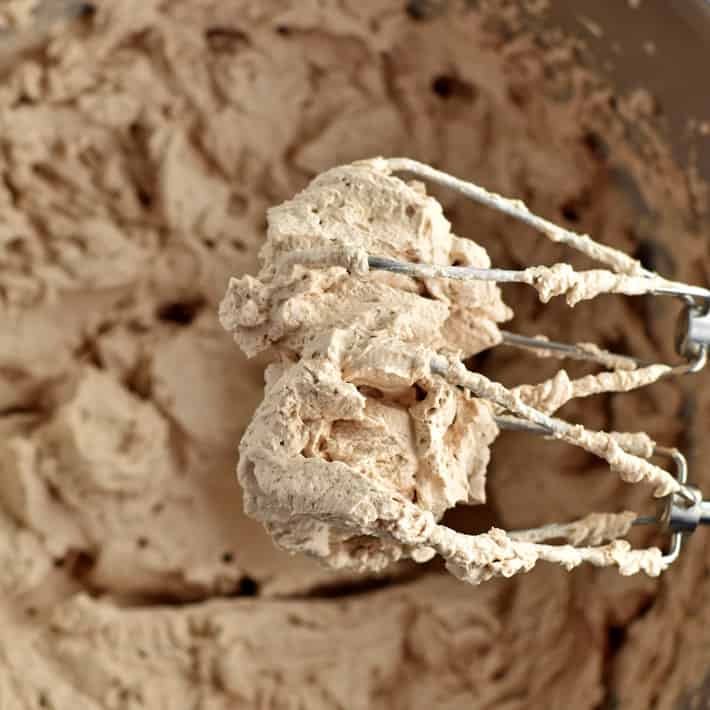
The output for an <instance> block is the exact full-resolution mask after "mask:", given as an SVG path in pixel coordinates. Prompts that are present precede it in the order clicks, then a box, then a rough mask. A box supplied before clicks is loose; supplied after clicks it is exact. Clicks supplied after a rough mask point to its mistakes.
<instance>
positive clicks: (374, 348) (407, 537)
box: [220, 158, 710, 584]
mask: <svg viewBox="0 0 710 710" xmlns="http://www.w3.org/2000/svg"><path fill="white" fill-rule="evenodd" d="M394 172H404V173H410V174H412V175H413V176H418V177H420V178H423V179H424V180H426V181H432V182H435V183H438V184H439V185H443V186H445V187H449V188H452V189H454V190H456V191H458V192H460V193H461V194H463V195H464V196H466V197H468V198H470V199H473V200H475V201H477V202H479V203H480V204H483V205H487V206H489V207H491V208H493V209H496V210H498V211H500V212H501V213H503V214H505V215H506V216H508V217H509V218H511V219H516V220H518V221H520V222H522V223H524V224H526V225H528V226H530V227H532V228H533V229H536V230H537V231H538V232H540V233H542V234H543V235H544V236H546V237H547V238H548V239H550V240H552V241H553V242H556V243H559V244H563V245H565V246H567V247H569V248H572V249H575V250H577V251H579V252H580V253H582V254H584V255H586V256H587V257H589V258H591V259H593V260H595V261H596V262H598V263H600V264H601V265H603V268H596V269H588V270H585V271H581V270H580V271H576V270H575V269H574V268H573V267H572V266H571V265H570V264H566V263H558V264H553V265H551V266H544V265H534V266H530V267H528V268H526V269H502V268H489V267H490V262H489V261H488V258H487V256H486V254H485V251H484V250H483V249H481V248H480V247H477V246H476V245H475V244H470V243H469V242H468V241H467V240H464V239H462V238H460V237H458V236H456V235H455V234H452V233H451V232H450V224H449V222H448V221H447V220H446V219H445V218H444V216H443V215H442V210H441V207H440V205H438V204H437V203H436V201H435V200H434V199H433V198H431V197H427V196H426V192H425V191H424V190H422V189H420V187H419V186H416V185H412V184H411V183H406V182H404V181H402V180H399V179H397V178H396V177H394V176H393V175H392V173H394ZM334 198H337V199H334ZM269 226H270V229H269V235H268V243H267V245H266V247H265V248H264V250H263V251H262V261H263V266H262V269H261V271H260V272H259V274H258V277H257V278H254V277H250V276H244V277H242V278H240V279H231V280H230V285H229V289H228V292H227V295H226V296H225V299H224V301H223V302H222V304H221V306H220V320H221V322H222V324H223V326H224V327H225V328H226V329H227V330H229V331H230V332H234V334H235V340H236V341H237V342H238V343H239V344H240V346H241V347H242V349H243V350H244V352H246V353H247V354H248V355H249V356H253V355H255V354H258V353H259V352H262V351H264V350H266V349H267V348H270V347H274V348H275V349H276V350H277V351H281V352H283V353H284V358H283V361H282V362H281V363H280V364H279V365H278V366H276V365H275V366H274V369H273V370H272V371H271V373H270V375H269V377H268V378H267V386H266V389H265V399H264V402H263V403H262V405H261V406H260V407H259V409H258V411H257V413H256V414H255V420H254V422H253V423H252V425H251V426H250V428H249V429H248V431H247V433H245V437H244V439H243V440H242V445H241V447H240V450H241V453H242V455H241V458H240V465H239V478H240V482H241V483H242V485H243V487H244V489H245V492H246V496H247V500H248V506H250V508H251V510H253V511H254V514H255V517H258V518H259V519H261V520H263V521H264V522H265V523H268V524H269V526H270V530H271V532H272V535H273V536H274V539H277V540H278V542H279V544H282V545H283V546H284V547H286V548H287V549H289V550H291V551H298V550H302V551H305V552H308V553H309V554H314V555H316V556H318V557H320V558H322V559H324V560H327V561H328V563H330V564H333V565H338V566H343V565H346V564H347V565H355V566H357V568H358V569H370V568H372V569H381V568H382V566H383V565H385V564H386V563H387V562H388V560H391V559H395V558H399V556H407V557H410V558H411V559H414V560H416V561H425V560H427V559H431V557H432V556H433V555H435V554H436V555H439V556H440V557H441V558H442V559H444V561H445V563H446V566H447V569H449V571H450V572H452V573H453V574H455V575H456V576H457V577H459V578H460V579H462V580H465V581H468V582H470V583H472V584H478V583H480V582H482V581H485V580H487V579H490V578H491V577H495V576H506V577H508V576H512V575H513V574H518V573H520V572H524V571H527V570H529V569H531V568H532V567H533V566H534V565H535V564H536V563H537V562H538V561H546V562H551V563H555V564H560V565H562V566H563V567H564V568H565V569H568V570H570V569H572V568H574V567H576V566H577V565H579V564H581V563H589V564H592V565H595V566H598V567H608V566H615V567H617V568H618V570H619V572H620V573H621V574H624V575H627V574H636V573H637V572H640V571H643V572H646V573H647V574H649V575H652V576H656V575H658V574H660V573H661V572H662V571H663V570H664V569H666V567H667V566H668V565H669V564H671V563H672V562H673V561H674V560H675V559H676V558H677V557H678V554H679V553H680V549H681V546H682V543H683V538H684V536H685V535H687V534H689V533H692V532H693V531H694V530H695V529H696V528H697V527H698V526H700V525H706V524H710V502H706V501H704V500H703V497H702V494H701V493H700V491H699V490H698V489H697V488H695V487H694V486H692V485H689V484H688V481H687V479H688V467H687V462H686V460H685V458H684V457H683V455H682V454H681V453H680V452H678V451H677V450H675V449H666V448H664V447H661V446H658V445H657V444H656V443H655V442H654V441H653V440H652V439H651V438H650V437H649V436H648V435H647V434H645V433H643V432H638V433H628V432H614V431H611V432H606V431H595V430H591V429H588V428H586V427H585V426H583V425H581V424H577V423H572V422H569V421H565V420H564V419H562V418H559V417H557V416H555V412H556V411H557V410H559V409H560V408H561V407H562V406H564V404H565V403H567V402H569V401H571V400H573V399H577V398H581V397H589V396H592V395H595V394H599V393H608V392H628V391H631V390H633V389H637V388H641V387H645V386H647V385H650V384H651V383H653V382H657V381H658V380H660V379H661V378H666V377H670V376H676V375H683V374H687V373H689V372H696V371H698V370H699V369H701V368H702V367H703V366H704V365H705V362H706V359H707V352H708V348H710V308H709V307H708V306H709V304H710V291H709V290H707V289H704V288H700V287H696V286H690V285H687V284H683V283H680V282H676V281H670V280H668V279H665V278H663V277H662V276H660V275H658V274H656V273H654V272H652V271H649V270H648V269H646V268H644V266H643V265H642V264H641V263H640V262H639V261H638V260H636V259H634V258H633V257H631V256H629V255H628V254H625V253H623V252H621V251H618V250H616V249H613V248H612V247H609V246H605V245H603V244H598V243H597V242H595V241H594V240H593V239H591V238H590V237H589V236H588V235H583V234H576V233H574V232H572V231H570V230H566V229H564V228H562V227H559V226H557V225H555V224H553V223H551V222H549V221H547V220H545V219H543V218H541V217H538V216H537V215H534V214H533V213H532V212H530V210H529V209H528V208H527V207H526V206H525V205H524V204H523V203H522V202H520V201H519V200H510V199H507V198H505V197H502V196H500V195H497V194H495V193H492V192H489V191H487V190H485V189H484V188H482V187H479V186H477V185H475V184H472V183H468V182H465V181H463V180H459V179H457V178H455V177H453V176H450V175H447V174H446V173H442V172H441V171H439V170H436V169H434V168H431V167H429V166H427V165H424V164H422V163H418V162H416V161H412V160H408V159H402V158H394V159H384V158H375V159H373V160H369V161H360V162H358V163H354V164H352V165H351V166H343V167H340V168H334V169H332V170H330V171H328V172H327V173H324V174H323V175H321V176H319V177H318V178H316V179H315V180H314V181H313V182H312V183H311V185H310V186H309V187H308V188H307V189H306V190H304V191H303V192H302V193H299V195H297V196H296V198H294V200H292V201H289V202H288V203H285V204H284V205H283V206H281V207H279V208H274V209H272V210H271V212H270V214H269ZM427 262H432V263H427ZM433 262H439V263H433ZM377 272H389V273H392V274H397V275H399V276H398V277H397V278H393V277H391V276H387V275H386V273H379V274H378V273H377ZM401 277H406V278H401ZM440 280H448V281H450V282H451V283H447V284H445V285H444V284H441V283H437V282H438V281H440ZM417 281H419V282H420V283H417ZM479 282H487V283H479ZM507 283H520V284H525V285H527V286H529V287H532V288H534V289H535V290H536V291H537V293H538V295H539V298H540V300H541V301H542V302H547V301H549V300H550V299H552V298H554V297H556V296H563V297H564V298H565V300H566V301H567V303H568V304H569V305H570V306H574V305H575V304H576V303H578V302H580V301H582V300H586V299H592V298H595V297H596V296H598V295H600V294H606V293H612V294H623V295H631V296H638V295H643V294H648V295H654V296H672V297H674V298H678V299H681V300H682V302H683V303H684V304H685V310H684V311H683V316H682V319H681V323H680V325H679V328H678V331H679V333H678V337H677V340H676V344H677V352H678V354H679V355H680V356H681V357H682V358H683V362H682V363H681V364H679V365H665V364H659V363H649V362H645V361H644V360H641V359H640V358H636V357H632V356H629V355H621V354H616V353H613V352H609V351H607V350H604V349H602V348H600V347H598V346H597V345H595V344H593V343H575V344H568V343H563V342H558V341H554V340H548V339H547V337H545V336H543V335H537V336H535V337H530V336H527V335H519V334H517V333H511V332H507V331H504V330H501V329H500V327H499V324H500V323H502V322H504V321H505V320H507V319H508V318H509V317H510V313H511V311H510V309H509V308H508V307H507V305H506V304H505V302H504V301H503V299H502V295H501V289H499V288H495V285H498V286H501V285H502V284H507ZM467 305H468V306H469V309H470V312H469V309H467V308H466V306H467ZM498 345H503V346H505V347H515V348H519V349H522V350H527V351H531V352H532V353H534V354H535V355H536V356H537V357H557V358H570V359H575V360H582V361H587V362H591V363H595V364H596V365H600V366H602V367H603V368H604V371H600V372H594V373H592V374H587V375H584V376H581V377H577V378H576V379H573V378H571V377H570V376H569V375H568V373H567V372H566V371H565V370H564V369H560V370H558V371H557V372H556V374H555V375H554V377H551V378H549V379H547V380H544V381H542V382H538V383H535V384H520V385H517V386H515V387H511V388H508V387H506V386H504V385H503V384H501V383H499V382H495V381H494V380H491V379H488V378H487V377H486V376H485V375H483V374H482V373H480V372H474V371H471V370H469V369H468V368H467V367H466V366H465V365H464V362H463V361H462V360H465V359H466V358H468V357H469V356H471V355H475V354H476V353H478V352H481V351H482V350H485V349H486V348H491V347H494V346H498ZM341 422H347V424H346V425H342V426H341V424H340V423H341ZM454 429H455V435H452V436H449V432H451V433H453V432H454ZM499 430H513V431H519V432H530V433H533V434H538V435H542V436H544V437H546V438H550V439H555V440H560V441H562V442H565V443H567V444H570V445H573V446H576V447H579V448H582V449H583V450H585V451H587V452H589V453H591V454H593V455H595V456H597V457H599V458H600V459H603V460H605V461H606V462H607V463H608V465H609V467H610V469H611V470H612V471H613V472H615V473H617V474H618V475H619V477H620V478H621V480H622V481H624V482H626V483H632V484H633V483H645V484H647V485H650V486H651V489H652V492H653V495H654V497H656V498H657V499H659V501H660V509H659V512H658V513H657V515H656V516H654V517H638V516H637V514H636V513H635V512H632V511H623V512H619V513H590V514H589V515H587V516H585V517H584V518H581V519H579V520H575V521H571V522H564V523H554V522H553V523H549V524H546V525H543V526H541V527H538V528H534V529H530V530H522V531H521V530H518V531H512V532H506V531H504V530H500V529H498V528H491V529H490V530H489V532H487V533H481V534H478V535H465V534H463V533H459V532H457V531H455V530H452V529H451V528H448V527H447V526H446V525H445V524H444V523H442V522H440V521H441V516H442V514H443V511H445V510H447V509H449V508H451V507H453V505H455V504H457V503H459V502H467V503H471V502H476V501H480V500H481V499H482V498H483V497H484V495H485V478H484V476H485V468H486V466H487V462H488V457H489V455H490V451H489V446H490V445H491V444H492V442H493V441H494V440H495V437H496V436H497V435H498V433H499ZM306 432H307V435H306ZM409 437H412V439H411V441H410V439H409ZM373 453H374V454H375V455H374V456H373ZM657 456H666V457H669V458H670V459H671V460H672V461H673V463H674V467H673V468H674V469H675V470H674V471H673V472H671V471H667V470H665V469H664V468H663V467H661V466H660V465H657V464H656V463H654V462H653V461H652V459H653V458H654V457H657ZM363 471H365V472H366V475H363ZM410 471H412V472H416V473H411V475H410V473H409V472H410ZM336 480H340V481H342V482H343V485H342V486H341V487H338V486H334V485H333V481H336ZM433 482H435V484H434V483H433ZM642 524H646V525H655V526H658V528H659V530H663V531H666V532H668V533H669V534H670V545H669V548H668V550H667V551H666V552H664V551H662V550H661V549H659V548H658V547H648V548H642V549H634V548H632V547H631V544H630V543H629V541H628V540H625V539H623V538H624V537H625V536H626V535H627V533H628V531H629V530H630V528H631V526H632V525H642ZM314 530H317V531H318V537H317V539H315V538H314ZM560 540H562V541H566V544H557V543H555V544H550V543H549V542H547V541H553V542H554V541H557V542H559V541H560Z"/></svg>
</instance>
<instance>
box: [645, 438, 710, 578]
mask: <svg viewBox="0 0 710 710" xmlns="http://www.w3.org/2000/svg"><path fill="white" fill-rule="evenodd" d="M655 453H657V454H659V455H665V456H669V457H670V458H672V459H673V462H674V463H675V467H676V478H677V480H678V482H679V483H680V484H681V488H680V490H679V491H677V492H676V493H671V494H670V495H668V496H666V497H665V498H664V499H662V500H661V501H659V507H658V514H657V516H656V517H653V516H643V517H639V518H637V519H636V520H634V522H633V524H634V525H658V526H659V527H660V528H661V529H662V530H665V531H667V532H669V533H670V534H671V543H670V548H669V550H668V552H667V553H666V554H665V555H664V556H663V561H664V563H665V564H666V565H670V564H671V563H672V562H675V560H676V559H678V555H679V554H680V549H681V546H682V544H683V539H684V538H685V537H686V536H687V535H689V534H691V533H693V532H695V530H696V529H697V528H698V526H699V525H710V501H705V500H703V494H702V493H701V491H700V489H699V488H697V487H696V486H692V485H689V484H688V482H687V481H688V461H687V460H686V458H685V456H684V455H683V454H682V453H681V452H680V451H678V449H666V448H662V447H656V451H655Z"/></svg>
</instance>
